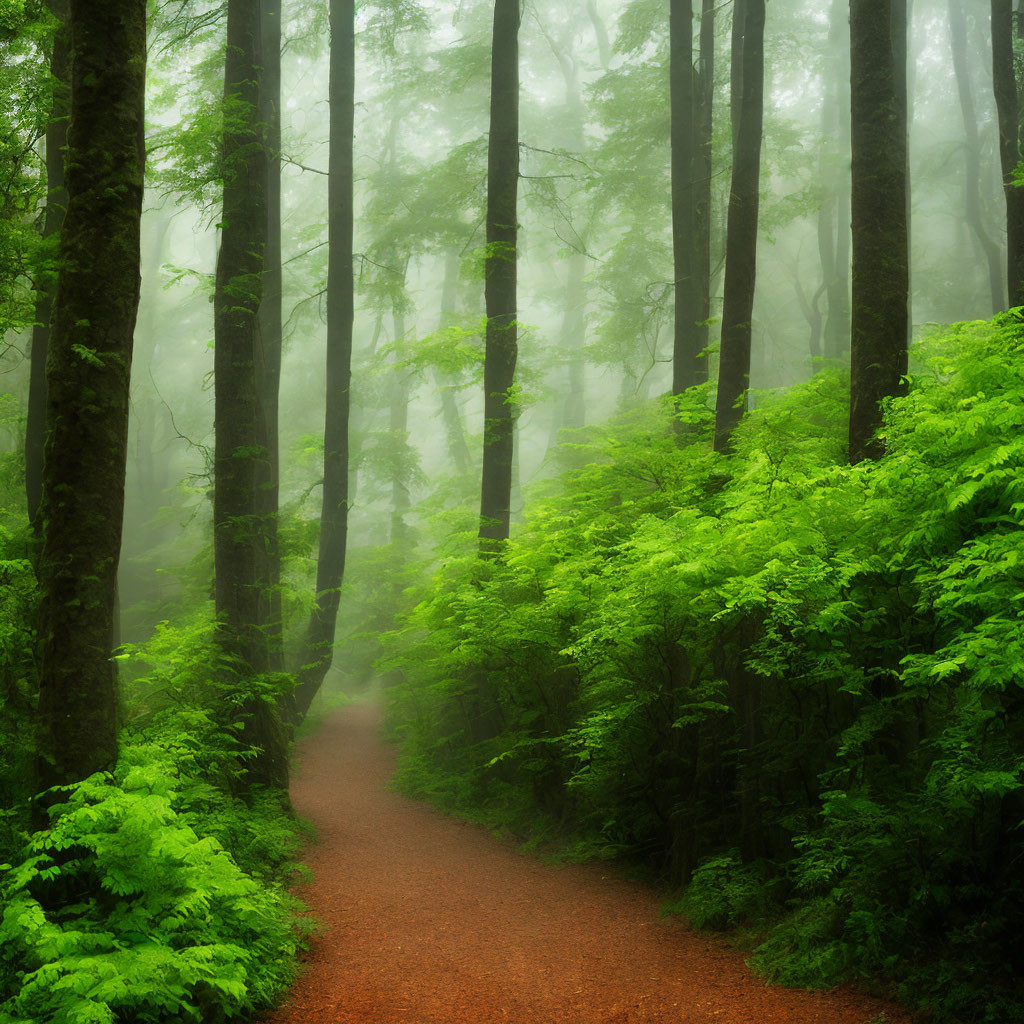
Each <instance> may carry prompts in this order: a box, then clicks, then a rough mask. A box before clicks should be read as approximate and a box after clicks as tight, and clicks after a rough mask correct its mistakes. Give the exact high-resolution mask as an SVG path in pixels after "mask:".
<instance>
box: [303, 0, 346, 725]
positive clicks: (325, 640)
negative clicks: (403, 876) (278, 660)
mask: <svg viewBox="0 0 1024 1024" xmlns="http://www.w3.org/2000/svg"><path fill="white" fill-rule="evenodd" d="M355 68H356V53H355V3H354V0H331V73H330V74H331V79H330V110H331V138H330V167H329V171H330V177H329V178H328V183H327V225H328V226H327V233H328V239H329V242H330V247H329V251H330V257H329V262H328V266H327V415H326V419H325V421H324V482H323V507H322V511H321V515H320V550H319V554H318V557H317V568H316V604H315V605H314V607H313V613H312V616H311V618H310V623H309V633H308V636H307V650H306V656H305V664H303V665H302V667H301V668H300V670H299V685H298V686H297V687H296V689H295V704H296V710H297V712H298V714H299V715H300V716H302V715H305V714H306V712H307V711H308V710H309V706H310V704H311V703H312V701H313V698H314V697H315V696H316V694H317V691H318V690H319V689H320V687H321V685H322V684H323V681H324V678H325V676H326V675H327V672H328V670H329V669H330V667H331V661H332V660H333V658H334V632H335V627H336V623H337V619H338V604H339V601H340V598H341V581H342V579H343V578H344V575H345V549H346V544H347V540H348V507H349V487H348V484H349V408H350V405H351V391H350V388H351V381H352V325H353V319H354V315H355V313H354V310H355V299H354V295H353V276H352V231H353V227H352V221H353V210H352V134H353V130H354V117H355V82H356V76H355Z"/></svg>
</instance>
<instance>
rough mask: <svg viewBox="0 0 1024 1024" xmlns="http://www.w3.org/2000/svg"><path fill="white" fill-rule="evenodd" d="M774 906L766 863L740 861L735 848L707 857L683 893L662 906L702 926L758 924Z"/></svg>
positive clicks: (769, 870)
mask: <svg viewBox="0 0 1024 1024" xmlns="http://www.w3.org/2000/svg"><path fill="white" fill-rule="evenodd" d="M774 909H775V908H774V907H773V906H772V900H771V869H770V866H769V865H766V864H764V863H761V862H757V863H754V864H744V863H743V858H742V857H741V856H740V854H739V851H738V850H729V851H728V852H727V853H723V854H721V855H719V856H717V857H709V858H708V859H707V860H706V861H704V862H703V863H702V864H701V865H700V867H698V868H697V869H696V871H694V873H693V876H692V878H691V879H690V883H689V885H687V887H686V891H685V893H684V894H683V896H682V897H681V898H680V899H679V900H678V901H677V902H676V903H674V904H670V905H668V906H667V907H666V908H665V910H666V912H667V913H679V914H685V915H686V918H687V920H688V921H689V922H690V924H692V925H693V926H694V927H695V928H702V929H723V928H731V927H733V926H735V925H746V924H760V923H763V922H764V920H765V919H766V917H767V915H768V913H769V912H770V911H772V910H774Z"/></svg>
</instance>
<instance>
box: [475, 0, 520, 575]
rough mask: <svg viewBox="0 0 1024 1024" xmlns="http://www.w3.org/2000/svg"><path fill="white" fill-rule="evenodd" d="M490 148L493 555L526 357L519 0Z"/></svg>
mask: <svg viewBox="0 0 1024 1024" xmlns="http://www.w3.org/2000/svg"><path fill="white" fill-rule="evenodd" d="M490 126H491V130H490V139H489V142H488V146H487V259H486V262H485V268H484V274H485V277H484V298H485V301H486V305H487V336H486V348H485V355H484V445H483V471H482V474H481V482H480V548H481V552H482V553H483V554H485V555H493V554H495V553H496V552H497V551H498V550H499V549H500V546H501V544H502V542H503V541H505V540H507V539H508V533H509V517H510V509H511V504H512V452H513V447H514V444H515V436H514V434H515V432H514V423H515V410H514V409H513V402H514V396H513V390H512V389H513V385H514V384H515V373H516V357H517V355H518V344H517V333H518V331H517V323H516V269H517V267H516V264H517V252H516V246H517V241H518V224H517V206H518V203H517V199H518V192H519V0H495V2H494V32H493V36H492V43H491V115H490Z"/></svg>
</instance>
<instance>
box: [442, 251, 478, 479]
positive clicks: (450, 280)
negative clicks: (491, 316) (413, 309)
mask: <svg viewBox="0 0 1024 1024" xmlns="http://www.w3.org/2000/svg"><path fill="white" fill-rule="evenodd" d="M458 283H459V254H458V253H457V252H456V251H455V250H454V249H449V250H448V251H447V252H446V253H445V255H444V278H443V283H442V285H441V319H440V324H439V327H440V329H441V330H442V331H443V330H445V329H447V328H449V327H451V326H452V325H453V324H454V323H455V304H456V294H457V290H458ZM434 380H435V383H436V384H437V387H438V391H439V393H440V395H441V417H442V419H443V420H444V427H445V432H446V433H447V435H448V454H449V455H450V456H451V458H452V461H453V462H454V463H455V468H456V470H457V471H458V472H459V473H468V472H469V467H470V465H471V463H472V459H471V456H470V454H469V446H468V445H467V444H466V433H465V431H464V430H463V427H462V416H461V415H460V414H459V403H458V402H457V401H456V399H455V389H454V382H453V381H452V379H451V378H450V377H449V376H447V375H445V374H443V373H441V372H440V371H439V370H435V371H434Z"/></svg>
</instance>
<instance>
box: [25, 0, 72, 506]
mask: <svg viewBox="0 0 1024 1024" xmlns="http://www.w3.org/2000/svg"><path fill="white" fill-rule="evenodd" d="M49 7H50V12H51V13H52V14H53V16H54V17H55V18H56V19H57V21H58V23H59V24H58V28H57V31H56V33H55V34H54V38H53V50H52V51H51V52H50V74H51V75H52V76H53V86H54V88H53V107H52V109H51V110H50V120H49V124H47V126H46V210H45V211H44V212H43V236H44V237H46V238H54V237H56V236H58V235H59V234H60V228H61V223H62V222H63V220H64V209H65V207H66V206H67V201H68V199H67V190H66V189H65V187H64V148H65V146H66V145H67V138H68V103H69V100H70V85H71V50H70V45H69V43H70V40H69V38H68V30H67V19H68V4H67V0H50V4H49ZM55 288H56V273H55V272H46V273H44V274H43V275H41V280H40V282H39V291H38V293H37V296H36V323H35V327H34V328H33V329H32V354H31V357H30V360H29V388H28V418H27V421H26V424H25V497H26V500H27V504H28V517H29V519H33V520H34V519H35V516H36V512H37V510H38V509H39V500H40V498H41V496H42V490H43V446H44V443H45V441H46V354H47V352H48V350H49V347H50V321H51V319H52V317H53V294H54V290H55Z"/></svg>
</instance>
